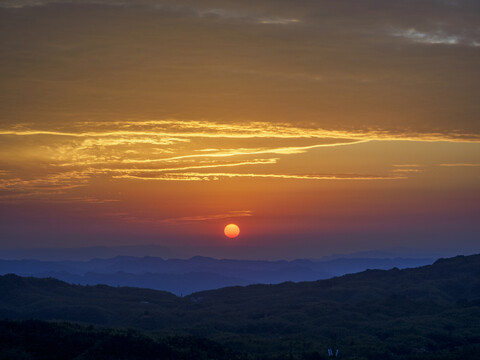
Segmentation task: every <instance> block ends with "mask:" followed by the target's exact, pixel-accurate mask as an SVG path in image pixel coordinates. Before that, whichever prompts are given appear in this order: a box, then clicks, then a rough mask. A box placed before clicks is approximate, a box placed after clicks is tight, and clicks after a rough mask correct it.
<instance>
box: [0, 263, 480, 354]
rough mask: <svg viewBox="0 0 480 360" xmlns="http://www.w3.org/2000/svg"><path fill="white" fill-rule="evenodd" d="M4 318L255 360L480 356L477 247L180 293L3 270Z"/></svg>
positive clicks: (0, 306)
mask: <svg viewBox="0 0 480 360" xmlns="http://www.w3.org/2000/svg"><path fill="white" fill-rule="evenodd" d="M0 318H9V319H28V318H36V319H43V320H69V321H77V322H86V323H91V324H100V325H108V326H121V327H134V328H137V329H144V330H148V331H150V332H152V331H153V332H157V333H158V332H161V333H162V334H183V335H195V336H202V337H207V338H209V339H210V340H213V341H217V342H219V343H221V344H222V346H225V347H226V348H227V349H230V350H231V351H234V352H236V353H238V354H244V355H245V354H247V355H248V356H250V358H252V359H256V358H266V359H267V358H272V359H273V358H291V359H322V358H326V349H327V348H328V347H335V348H339V349H340V354H341V355H342V358H344V359H373V358H379V359H477V358H480V255H474V256H467V257H464V256H459V257H455V258H450V259H442V260H439V261H437V262H435V263H434V264H433V265H430V266H424V267H421V268H416V269H405V270H398V269H392V270H388V271H382V270H367V271H365V272H362V273H357V274H352V275H346V276H342V277H338V278H333V279H329V280H321V281H315V282H304V283H283V284H279V285H252V286H247V287H231V288H224V289H220V290H214V291H205V292H199V293H195V294H192V295H190V296H188V297H184V298H181V297H176V296H175V295H173V294H170V293H166V292H161V291H154V290H146V289H136V288H113V287H108V286H75V285H69V284H66V283H64V282H61V281H58V280H53V279H36V278H22V277H18V276H15V275H6V276H3V277H0ZM247 355H245V356H247ZM206 358H208V357H206ZM210 358H215V357H210ZM217 358H218V357H217Z"/></svg>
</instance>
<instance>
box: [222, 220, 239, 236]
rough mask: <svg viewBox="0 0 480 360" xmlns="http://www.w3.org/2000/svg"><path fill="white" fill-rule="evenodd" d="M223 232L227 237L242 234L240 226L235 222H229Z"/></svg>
mask: <svg viewBox="0 0 480 360" xmlns="http://www.w3.org/2000/svg"><path fill="white" fill-rule="evenodd" d="M223 232H224V233H225V236H226V237H229V238H230V239H233V238H236V237H237V236H238V235H239V234H240V228H239V227H238V226H237V225H235V224H228V225H227V226H225V229H223Z"/></svg>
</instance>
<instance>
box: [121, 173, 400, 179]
mask: <svg viewBox="0 0 480 360" xmlns="http://www.w3.org/2000/svg"><path fill="white" fill-rule="evenodd" d="M114 177H115V178H127V179H137V180H160V181H170V180H184V181H205V180H207V181H208V180H219V179H220V178H271V179H295V180H400V179H406V177H405V176H401V175H385V176H384V175H370V174H262V173H202V172H185V173H167V174H158V175H156V176H155V175H150V176H141V175H138V176H136V175H120V176H114Z"/></svg>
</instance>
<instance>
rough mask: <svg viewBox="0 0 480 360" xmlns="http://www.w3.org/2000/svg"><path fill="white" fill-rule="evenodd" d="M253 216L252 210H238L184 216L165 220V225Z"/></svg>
mask: <svg viewBox="0 0 480 360" xmlns="http://www.w3.org/2000/svg"><path fill="white" fill-rule="evenodd" d="M250 216H253V211H251V210H236V211H228V212H226V213H222V214H205V215H195V216H184V217H177V218H169V219H165V220H163V222H165V223H185V222H187V223H188V222H197V221H211V220H222V219H235V218H239V217H250Z"/></svg>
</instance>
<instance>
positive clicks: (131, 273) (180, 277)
mask: <svg viewBox="0 0 480 360" xmlns="http://www.w3.org/2000/svg"><path fill="white" fill-rule="evenodd" d="M433 261H434V260H433V259H406V258H394V259H377V258H372V259H369V258H351V259H346V258H340V259H333V260H328V261H318V260H317V261H314V260H306V259H299V260H293V261H286V260H280V261H260V260H256V261H254V260H229V259H213V258H208V257H201V256H195V257H193V258H191V259H168V260H165V259H162V258H160V257H152V256H147V257H134V256H117V257H114V258H109V259H92V260H89V261H39V260H0V274H8V273H13V274H17V275H21V276H35V277H53V278H57V279H60V280H63V281H67V282H70V283H73V284H83V285H96V284H106V285H111V286H135V287H145V288H151V289H157V290H165V291H169V292H172V293H174V294H177V295H180V294H183V295H187V294H190V293H192V292H195V291H201V290H210V289H218V288H221V287H225V286H234V285H249V284H278V283H281V282H285V281H294V282H298V281H314V280H319V279H326V278H330V277H332V276H339V275H344V274H348V273H354V272H358V271H363V270H365V269H391V268H393V267H397V268H400V269H401V268H406V267H416V266H421V265H426V264H431V263H432V262H433Z"/></svg>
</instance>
